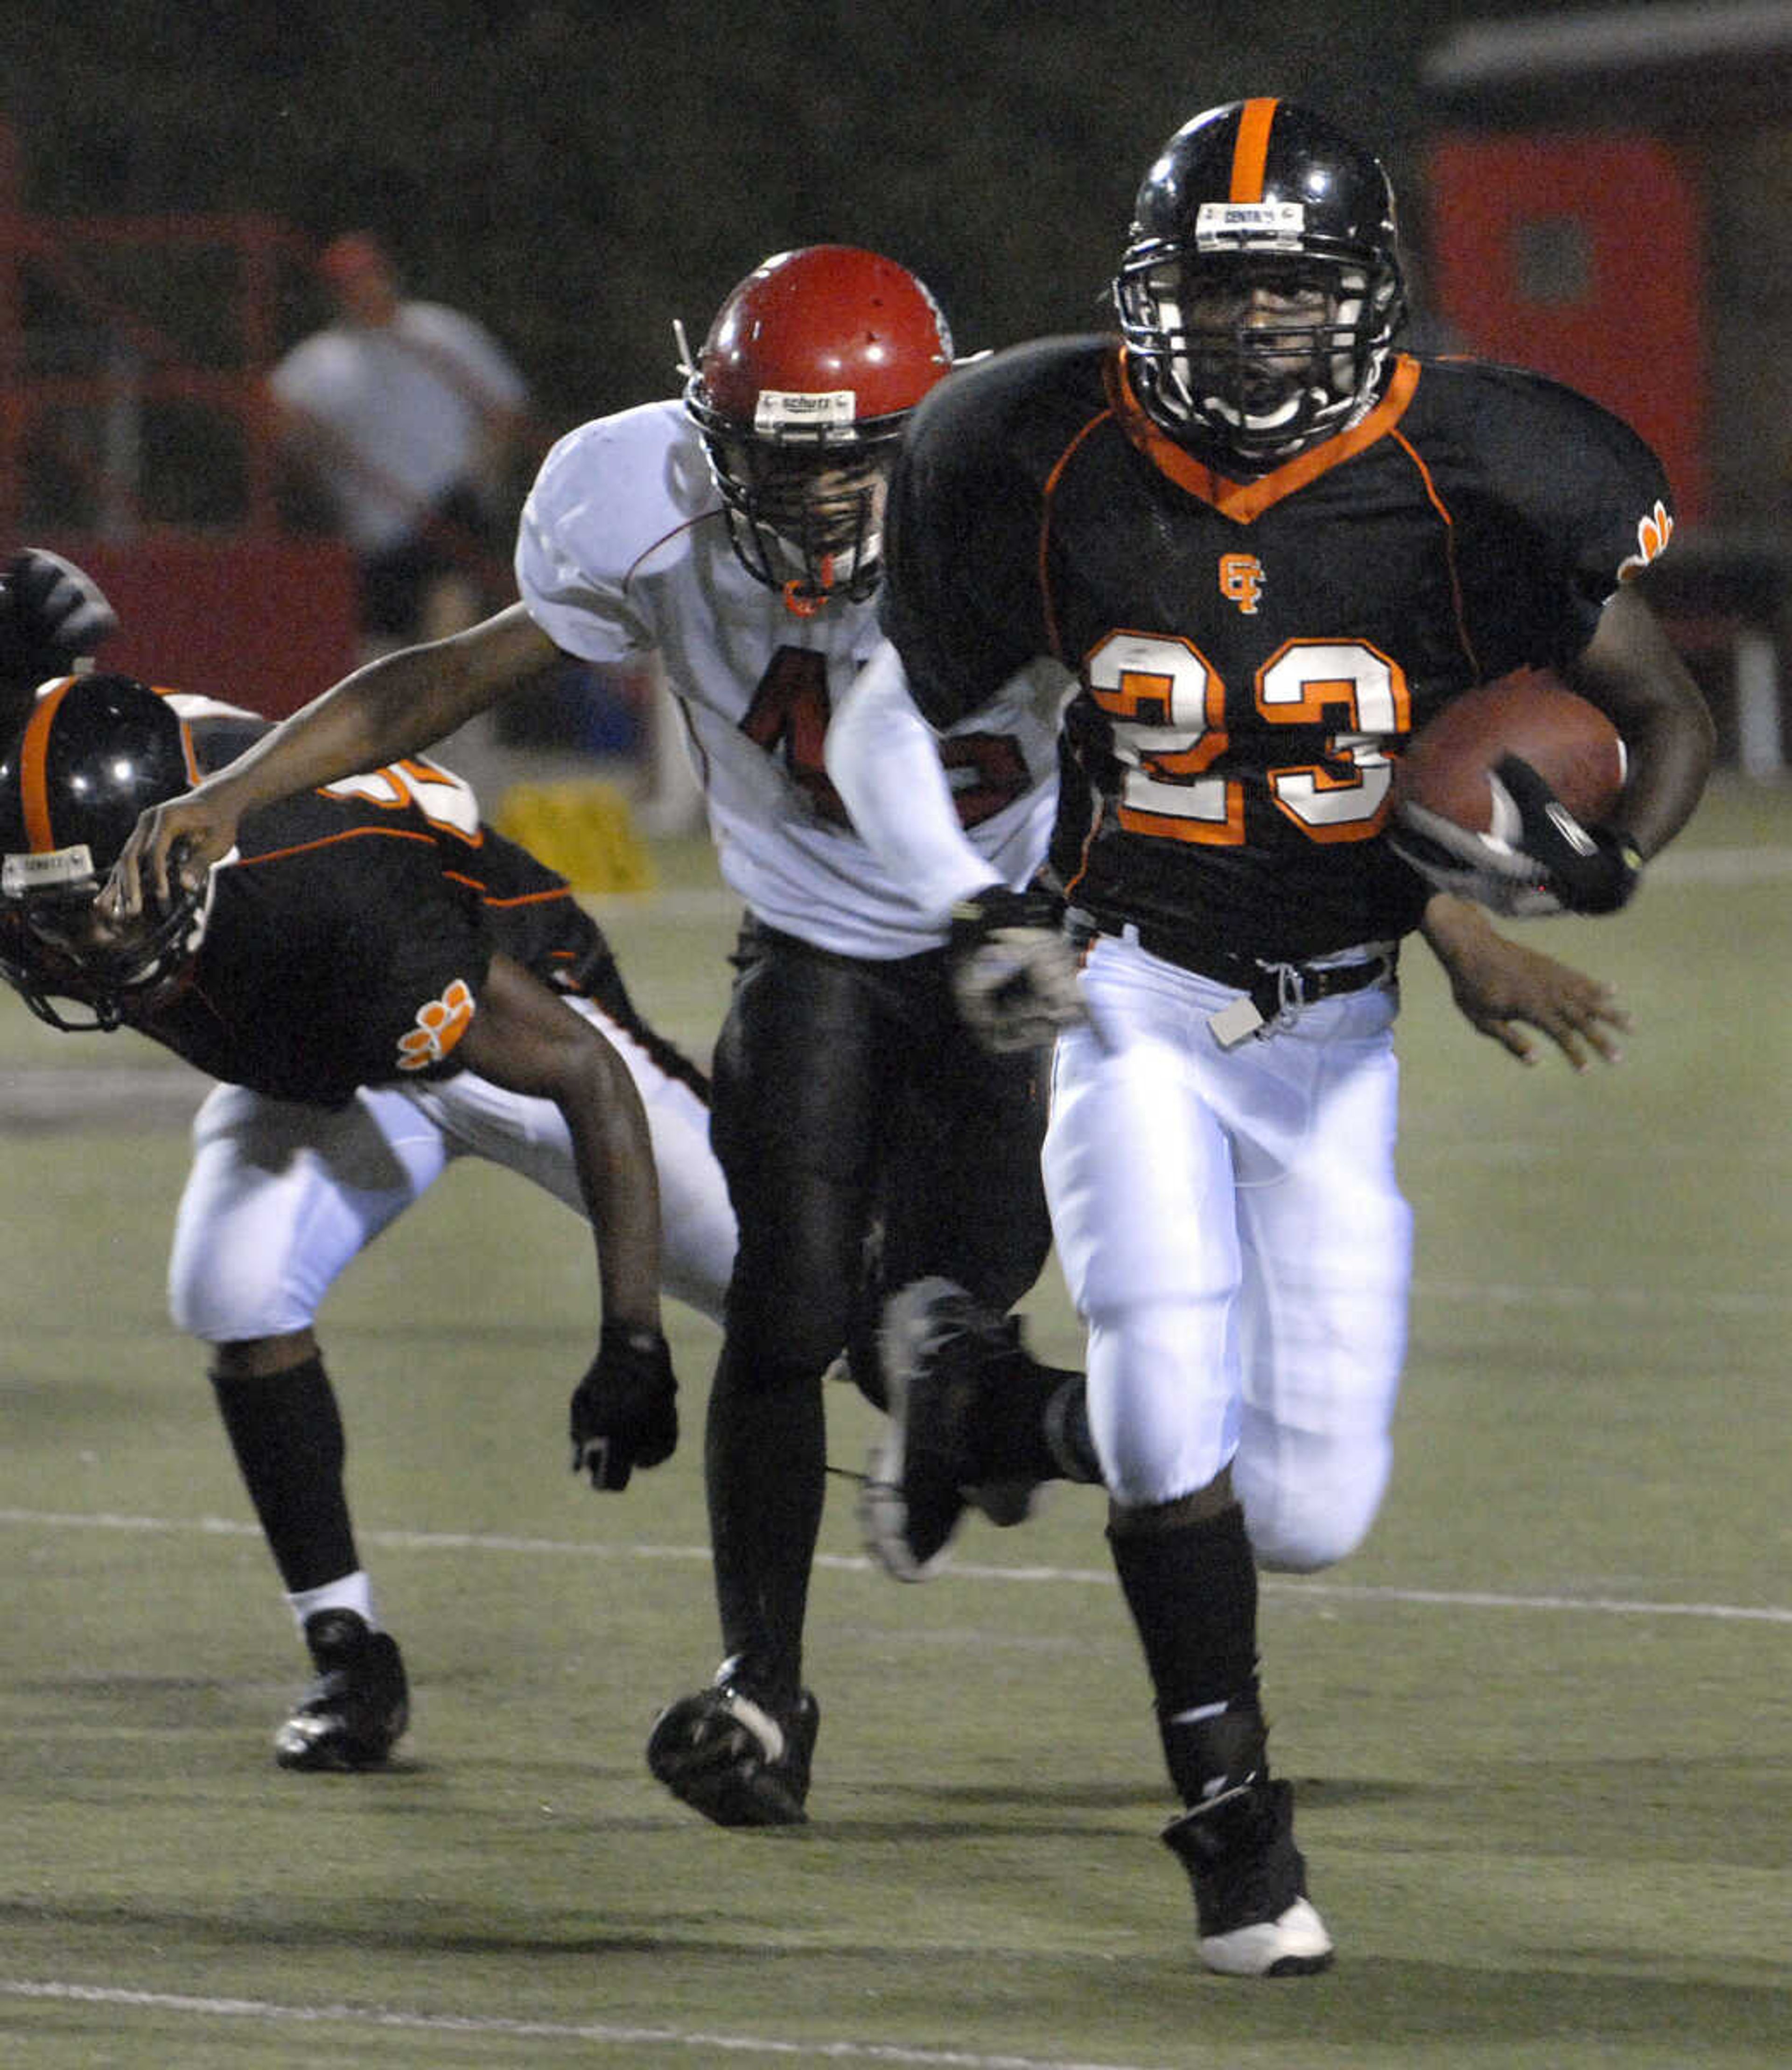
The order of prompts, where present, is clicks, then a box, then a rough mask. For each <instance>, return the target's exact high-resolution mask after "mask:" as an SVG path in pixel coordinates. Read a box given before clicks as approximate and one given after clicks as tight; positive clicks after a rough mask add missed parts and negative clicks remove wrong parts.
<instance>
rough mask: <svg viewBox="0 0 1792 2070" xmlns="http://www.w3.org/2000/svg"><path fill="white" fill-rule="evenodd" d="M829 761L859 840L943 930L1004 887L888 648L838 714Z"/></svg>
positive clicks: (832, 724) (866, 670) (856, 684)
mask: <svg viewBox="0 0 1792 2070" xmlns="http://www.w3.org/2000/svg"><path fill="white" fill-rule="evenodd" d="M825 755H826V759H827V765H828V775H829V777H830V778H831V779H833V784H834V788H836V789H837V791H838V792H839V793H840V796H841V800H842V802H843V803H844V804H845V807H846V809H847V811H848V812H849V814H850V815H851V816H852V820H853V825H854V827H855V828H857V830H858V834H859V837H860V839H861V840H862V841H864V843H865V846H866V847H867V848H869V849H870V850H871V852H872V853H873V855H875V856H876V857H877V858H878V861H880V862H881V863H882V864H883V865H884V867H885V868H886V869H887V870H888V871H889V872H890V875H891V876H892V877H894V878H895V879H896V881H897V882H898V883H899V884H900V885H902V887H903V889H904V890H906V891H907V893H908V894H909V895H910V898H912V899H913V900H914V903H915V904H916V905H917V906H919V907H920V908H921V910H923V912H925V913H927V914H928V915H929V916H930V918H933V919H935V921H937V922H938V923H939V925H940V926H941V927H943V926H944V925H945V924H946V920H947V915H948V914H950V913H951V910H952V907H953V906H955V904H957V902H959V900H960V899H962V898H968V896H969V895H970V894H972V892H975V891H979V890H985V889H987V888H988V886H991V885H992V884H996V883H998V882H1000V878H999V877H998V876H997V873H996V871H994V870H993V869H991V868H990V866H989V864H988V861H986V860H985V859H984V857H982V856H980V854H979V853H977V851H976V849H975V848H973V847H972V845H971V843H970V842H969V841H968V840H966V838H965V836H964V829H963V828H962V827H961V826H960V824H959V817H958V812H957V810H956V808H955V806H954V804H953V803H952V795H951V788H950V786H949V785H948V783H947V779H946V771H945V768H944V767H943V764H942V763H941V761H940V759H939V743H938V741H937V738H936V737H935V734H934V732H933V730H932V729H931V727H930V726H928V725H927V722H926V720H925V719H923V718H922V717H921V714H919V711H917V710H915V708H914V704H913V702H911V700H910V698H909V696H908V693H907V688H906V684H905V682H904V681H903V678H902V665H901V663H900V662H899V661H898V660H897V658H896V656H895V653H894V650H893V649H892V648H890V647H888V646H887V645H886V646H884V647H881V648H879V649H878V652H877V653H876V654H875V655H873V657H872V659H871V660H870V661H869V662H867V663H866V665H865V667H864V668H863V669H861V670H860V672H859V673H858V675H857V677H856V678H855V679H854V681H853V683H852V684H851V685H850V686H849V688H848V689H847V691H846V693H845V696H844V697H843V698H841V702H840V703H839V705H838V706H837V708H836V710H835V712H834V714H833V718H832V719H831V721H830V722H829V723H828V738H827V744H826V748H825Z"/></svg>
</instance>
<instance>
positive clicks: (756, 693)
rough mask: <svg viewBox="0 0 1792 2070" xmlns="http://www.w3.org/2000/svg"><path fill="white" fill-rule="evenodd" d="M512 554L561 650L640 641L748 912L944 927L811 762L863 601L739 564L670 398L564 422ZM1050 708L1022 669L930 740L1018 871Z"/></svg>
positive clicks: (966, 809)
mask: <svg viewBox="0 0 1792 2070" xmlns="http://www.w3.org/2000/svg"><path fill="white" fill-rule="evenodd" d="M516 566H517V582H518V588H519V589H520V591H521V593H522V600H523V602H524V603H525V604H526V606H527V608H528V609H529V612H530V616H532V617H533V618H534V620H535V621H536V623H537V624H538V625H539V626H540V627H541V628H542V631H543V632H546V634H547V635H548V636H549V637H550V639H551V640H554V643H555V644H556V645H558V646H559V647H561V648H564V649H565V651H566V652H567V653H569V654H575V655H577V656H579V657H581V658H583V660H586V661H595V662H604V663H614V662H617V661H623V660H624V659H625V658H627V657H630V656H636V655H640V654H642V653H645V652H648V651H649V650H657V652H658V653H659V655H660V656H661V659H662V661H663V663H664V665H665V673H666V677H667V681H668V683H669V686H670V688H671V690H672V692H673V695H674V696H675V697H676V698H677V701H678V703H679V705H680V706H681V710H682V711H683V713H684V716H685V723H686V726H688V728H689V734H690V738H691V743H692V747H693V753H694V755H695V759H696V762H697V766H698V775H699V778H700V779H701V781H702V786H703V792H704V798H705V802H706V806H707V808H708V812H709V817H710V832H711V833H712V835H713V836H714V841H715V845H716V850H717V853H718V858H719V860H720V864H721V868H722V875H723V877H724V878H726V881H727V882H728V884H729V885H730V886H731V888H732V889H733V890H735V891H736V892H738V894H740V896H741V898H743V900H745V902H746V903H747V906H749V907H750V908H751V910H752V911H753V912H754V913H755V914H757V915H758V916H759V918H761V919H762V920H763V921H764V922H765V923H767V925H768V926H770V927H776V928H779V929H781V930H783V931H784V932H785V933H787V934H791V935H798V936H800V938H801V939H804V940H805V941H808V942H812V943H815V944H816V946H817V947H821V948H824V949H830V950H833V951H836V952H837V953H839V954H841V955H853V956H869V957H874V958H885V957H890V956H902V955H914V954H915V953H916V952H917V951H920V950H923V949H926V948H929V947H933V946H935V944H936V943H938V942H939V940H940V939H942V935H941V932H940V931H939V928H938V927H937V926H936V925H935V924H934V923H932V922H931V919H930V918H929V916H927V915H926V914H923V912H922V911H921V910H920V909H919V907H918V906H916V905H915V904H914V902H913V900H912V898H911V897H910V894H907V893H906V892H905V891H904V890H902V886H900V885H899V884H898V882H896V880H895V879H894V878H892V877H891V876H890V873H888V872H887V871H886V869H884V867H883V865H882V864H881V863H880V862H879V861H878V859H877V858H876V857H874V856H873V854H872V853H871V851H870V850H869V849H868V848H867V847H866V846H865V843H864V842H863V841H861V839H860V838H859V837H858V835H857V833H855V832H854V831H853V827H852V824H851V822H850V821H849V820H848V818H847V817H846V815H845V809H844V808H843V807H842V806H841V804H840V800H839V798H838V796H837V794H836V792H835V791H834V789H833V785H832V783H830V782H829V781H828V776H827V772H826V771H825V769H824V767H823V762H822V742H823V738H824V734H825V732H826V729H827V723H828V716H829V714H830V713H831V711H832V710H833V705H834V702H836V701H837V699H838V698H839V697H840V695H841V692H842V691H843V690H844V689H845V686H846V685H847V684H848V683H849V682H850V681H851V680H852V677H853V674H854V673H856V672H857V669H859V668H860V667H861V665H863V663H864V662H865V660H866V659H867V658H868V657H869V655H870V653H872V650H873V648H875V647H876V645H877V644H878V620H877V605H876V603H875V600H873V601H871V602H868V603H847V602H844V601H842V600H841V599H833V600H831V601H830V602H828V603H827V604H826V605H825V606H824V607H823V608H822V609H821V610H820V611H819V612H816V614H815V615H814V616H812V617H804V616H798V615H797V614H796V612H792V610H791V609H790V608H789V607H788V605H787V604H786V603H785V601H784V599H783V597H782V596H781V595H779V594H778V593H777V592H776V591H774V590H771V589H770V588H768V587H767V586H766V585H765V584H763V583H759V582H756V581H755V579H753V577H752V576H751V575H748V574H747V571H746V570H745V568H743V567H742V566H741V564H740V563H739V561H738V559H737V558H735V555H734V549H733V548H732V546H730V544H729V539H728V528H727V522H726V518H725V517H724V515H723V513H722V502H721V498H720V496H719V495H718V492H717V490H716V488H715V485H714V482H713V481H712V480H711V478H710V471H709V467H708V464H707V461H706V459H705V456H704V452H703V446H702V440H701V439H700V438H699V436H698V432H697V429H696V427H695V426H694V425H693V423H691V422H690V420H689V418H688V417H687V416H686V415H685V411H684V409H683V407H682V405H681V404H680V403H677V402H676V401H665V402H661V403H646V404H644V405H642V406H641V407H640V408H637V409H633V410H626V411H621V412H620V413H619V414H617V415H615V416H610V417H601V418H599V419H595V420H594V421H593V422H592V423H588V424H584V425H581V426H580V427H579V429H578V430H576V431H574V432H569V433H568V434H567V436H565V437H564V438H563V439H562V440H560V441H559V443H558V444H557V445H556V446H555V447H554V449H553V451H552V452H550V454H549V455H548V456H547V458H546V460H545V461H544V462H543V464H542V469H541V472H540V473H539V474H538V476H537V477H536V480H535V484H534V488H533V489H531V491H530V496H529V501H528V502H527V504H526V506H525V508H524V510H523V513H522V526H521V528H520V530H519V531H518V538H517V562H516ZM1056 720H1057V711H1056V706H1055V704H1054V703H1052V702H1050V701H1049V699H1044V700H1042V699H1041V698H1040V697H1039V696H1038V694H1037V692H1036V690H1035V689H1034V687H1033V683H1032V681H1031V679H1030V677H1019V678H1017V679H1016V681H1015V683H1014V684H1013V685H1012V686H1011V689H1009V690H1008V691H1004V693H1003V695H1002V696H1001V697H1000V698H999V699H997V700H996V702H995V703H994V704H992V705H991V706H988V707H986V708H985V709H984V710H980V712H978V714H976V717H975V718H974V719H972V720H969V721H967V722H964V723H963V724H962V725H960V726H956V727H955V728H954V729H953V730H952V732H951V734H947V735H945V736H943V738H942V741H941V759H942V760H943V762H944V763H946V765H947V775H948V778H949V779H950V781H951V786H952V789H953V792H954V795H955V798H956V800H957V801H958V804H959V811H960V814H961V816H962V817H963V818H964V821H965V825H966V832H967V834H968V837H969V839H970V840H971V841H972V843H973V844H974V845H975V846H976V849H977V850H978V852H979V853H980V854H981V855H983V856H984V857H986V858H987V859H988V863H989V866H990V868H991V869H992V870H993V871H994V872H995V873H996V875H998V876H999V877H1000V878H1001V879H1002V881H1003V882H1004V883H1007V884H1009V885H1013V886H1021V885H1023V884H1025V882H1027V880H1028V879H1029V878H1030V877H1031V875H1032V874H1033V871H1034V869H1036V868H1037V866H1038V865H1039V863H1040V861H1041V860H1042V859H1043V857H1044V855H1045V846H1046V843H1047V841H1048V840H1049V836H1050V831H1051V820H1052V815H1053V812H1054V808H1055V803H1056V798H1057V779H1058V765H1057V751H1056V744H1055V742H1056Z"/></svg>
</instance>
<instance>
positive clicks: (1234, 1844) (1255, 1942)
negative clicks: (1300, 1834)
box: [1164, 1777, 1332, 1977]
mask: <svg viewBox="0 0 1792 2070" xmlns="http://www.w3.org/2000/svg"><path fill="white" fill-rule="evenodd" d="M1164 1845H1165V1846H1166V1847H1168V1849H1169V1850H1170V1851H1171V1852H1172V1854H1173V1855H1176V1858H1177V1859H1178V1860H1179V1861H1180V1863H1182V1866H1183V1867H1184V1868H1185V1869H1186V1870H1187V1871H1188V1872H1189V1882H1190V1883H1191V1884H1193V1886H1194V1893H1195V1919H1196V1925H1197V1931H1198V1938H1197V1941H1196V1944H1195V1945H1196V1949H1197V1953H1199V1954H1200V1957H1201V1960H1202V1962H1205V1964H1206V1965H1207V1966H1208V1968H1209V1969H1210V1970H1217V1971H1218V1972H1219V1973H1220V1974H1221V1975H1222V1976H1228V1977H1302V1976H1311V1975H1312V1974H1315V1972H1317V1971H1319V1970H1324V1969H1328V1968H1329V1967H1330V1966H1331V1962H1332V1937H1331V1935H1330V1934H1329V1933H1327V1932H1326V1930H1325V1922H1324V1920H1322V1919H1321V1918H1320V1917H1319V1914H1318V1912H1316V1911H1315V1910H1314V1908H1313V1907H1312V1905H1311V1903H1310V1902H1309V1901H1308V1900H1307V1869H1306V1864H1305V1863H1304V1862H1303V1860H1302V1859H1301V1855H1300V1850H1299V1848H1298V1847H1296V1846H1295V1833H1294V1791H1293V1790H1292V1789H1291V1787H1290V1786H1289V1785H1288V1784H1287V1783H1286V1782H1268V1781H1266V1780H1263V1779H1262V1778H1260V1777H1253V1778H1252V1779H1251V1780H1250V1782H1246V1783H1242V1784H1241V1785H1239V1786H1237V1787H1236V1788H1234V1789H1230V1790H1225V1792H1223V1793H1222V1794H1221V1795H1219V1796H1217V1797H1216V1798H1213V1801H1212V1802H1210V1803H1206V1804H1197V1805H1196V1806H1194V1807H1193V1810H1188V1811H1184V1813H1182V1814H1181V1815H1180V1817H1179V1818H1172V1820H1171V1821H1170V1822H1169V1824H1168V1826H1166V1827H1164Z"/></svg>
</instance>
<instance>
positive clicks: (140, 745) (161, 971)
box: [0, 675, 211, 1033]
mask: <svg viewBox="0 0 1792 2070" xmlns="http://www.w3.org/2000/svg"><path fill="white" fill-rule="evenodd" d="M197 781H198V767H197V765H196V764H195V763H194V757H193V747H192V742H191V739H190V737H189V734H188V732H187V728H186V724H185V722H183V721H182V718H180V716H179V714H178V713H177V712H176V711H175V710H174V706H173V705H171V704H170V702H168V700H167V699H166V698H165V697H163V696H162V694H161V693H159V692H158V691H156V690H153V689H149V688H148V687H147V686H146V685H144V684H142V683H140V682H137V681H135V679H134V678H133V677H129V676H113V675H89V676H66V677H63V678H62V679H61V680H60V681H55V682H52V683H51V684H50V685H48V686H47V687H46V688H45V689H44V690H43V693H41V694H40V695H39V698H38V700H37V702H36V703H35V706H33V707H32V710H31V714H30V716H29V717H28V718H27V720H26V722H25V725H24V727H23V730H22V731H21V732H19V733H18V734H17V735H16V736H15V737H14V740H13V742H12V744H11V746H10V747H9V748H8V749H7V750H6V754H5V755H4V757H3V758H0V976H4V978H5V979H6V982H7V983H8V984H10V985H11V986H12V987H13V988H14V990H15V991H17V992H18V993H19V994H20V996H22V997H23V1000H25V1003H26V1004H27V1005H28V1006H29V1007H30V1008H31V1011H32V1012H34V1013H35V1014H36V1015H37V1017H39V1020H41V1021H48V1022H49V1024H50V1025H51V1027H53V1028H60V1029H63V1030H65V1031H67V1032H69V1033H79V1032H83V1031H85V1030H87V1029H110V1028H116V1027H117V1025H119V1023H120V1021H121V1020H123V1019H124V1018H125V1016H126V1012H127V1009H128V1008H129V1004H130V1003H131V1001H132V1000H133V999H137V998H141V997H142V996H144V995H145V994H146V993H147V992H150V991H152V990H153V988H155V987H157V986H158V985H159V984H162V982H163V981H164V980H167V979H169V978H171V977H173V976H177V975H178V973H179V972H181V971H182V970H184V969H185V967H186V965H187V964H188V963H190V961H191V959H192V958H193V956H194V955H195V954H196V953H197V951H198V947H199V943H200V940H201V939H202V937H203V934H204V931H205V923H206V918H207V914H208V912H209V910H210V905H211V873H210V872H207V881H206V883H205V885H204V886H203V887H202V888H200V889H198V890H194V891H189V892H183V893H182V894H181V895H180V896H179V897H178V898H177V901H176V902H175V904H174V906H173V908H172V909H171V910H169V911H167V912H166V913H163V914H158V915H153V916H151V917H149V918H148V919H147V920H146V921H144V922H140V923H136V924H133V925H131V926H129V927H119V928H117V929H113V928H111V927H108V925H107V924H106V923H104V922H103V921H102V920H101V919H100V916H99V915H98V914H96V913H95V911H94V910H93V902H94V900H95V898H96V897H97V896H98V894H99V892H100V888H101V886H103V885H104V883H105V881H106V878H107V876H108V873H109V872H110V870H111V869H112V865H113V863H114V862H115V861H117V858H118V853H119V850H120V849H122V848H123V847H124V845H125V841H126V840H127V839H128V838H129V835H130V832H131V829H132V828H133V827H134V826H135V825H136V824H137V815H138V814H139V813H140V812H143V811H145V809H146V808H148V807H149V806H151V805H159V804H162V802H163V800H166V799H168V798H173V797H178V796H179V795H180V793H181V792H183V791H186V790H188V789H190V788H191V787H192V785H193V784H194V783H196V782H197ZM57 999H60V1000H64V1001H68V1000H75V1001H78V1002H79V1003H80V1004H82V1005H83V1006H84V1007H86V1008H88V1012H89V1013H90V1015H91V1018H89V1019H74V1020H71V1019H68V1018H65V1017H63V1014H62V1013H61V1012H59V1010H58V1008H56V1007H55V1005H54V1004H52V1001H53V1000H57Z"/></svg>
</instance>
